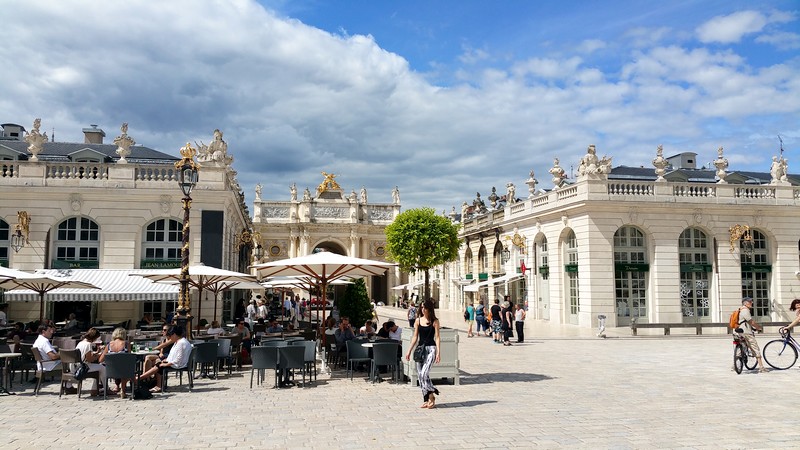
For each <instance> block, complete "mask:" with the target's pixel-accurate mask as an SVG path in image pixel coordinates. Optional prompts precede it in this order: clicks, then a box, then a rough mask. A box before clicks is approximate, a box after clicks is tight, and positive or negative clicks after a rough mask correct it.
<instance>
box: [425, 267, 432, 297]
mask: <svg viewBox="0 0 800 450" xmlns="http://www.w3.org/2000/svg"><path fill="white" fill-rule="evenodd" d="M430 299H431V276H430V274H429V273H428V269H427V268H425V297H424V300H430Z"/></svg>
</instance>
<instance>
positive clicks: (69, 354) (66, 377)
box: [58, 349, 83, 400]
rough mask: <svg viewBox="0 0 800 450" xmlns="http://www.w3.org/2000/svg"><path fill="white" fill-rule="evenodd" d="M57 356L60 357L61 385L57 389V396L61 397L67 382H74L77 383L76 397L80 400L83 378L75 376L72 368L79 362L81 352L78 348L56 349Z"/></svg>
mask: <svg viewBox="0 0 800 450" xmlns="http://www.w3.org/2000/svg"><path fill="white" fill-rule="evenodd" d="M58 356H59V357H60V358H61V387H60V389H59V390H58V398H61V395H63V394H64V391H65V390H66V389H67V384H69V383H76V384H77V385H78V399H79V400H80V398H81V391H82V389H83V380H79V379H77V378H75V374H74V370H75V367H76V364H77V363H79V362H81V352H80V350H62V349H58Z"/></svg>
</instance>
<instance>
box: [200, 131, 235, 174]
mask: <svg viewBox="0 0 800 450" xmlns="http://www.w3.org/2000/svg"><path fill="white" fill-rule="evenodd" d="M197 147H198V149H199V154H198V155H197V161H199V162H214V163H217V164H224V165H227V166H229V165H231V164H232V163H233V157H232V156H229V155H228V144H227V143H226V142H225V141H224V140H223V139H222V131H220V130H219V129H216V130H214V138H213V140H212V141H211V143H210V144H208V145H205V144H203V143H202V142H201V143H200V144H198V145H197Z"/></svg>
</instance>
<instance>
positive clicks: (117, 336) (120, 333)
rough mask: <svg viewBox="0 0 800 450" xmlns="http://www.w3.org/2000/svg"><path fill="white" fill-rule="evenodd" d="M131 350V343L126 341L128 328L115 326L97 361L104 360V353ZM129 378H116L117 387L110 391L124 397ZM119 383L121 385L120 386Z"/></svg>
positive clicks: (110, 353) (109, 353)
mask: <svg viewBox="0 0 800 450" xmlns="http://www.w3.org/2000/svg"><path fill="white" fill-rule="evenodd" d="M129 351H131V344H130V343H129V342H128V330H126V329H125V328H115V329H114V331H113V332H112V333H111V342H109V343H108V345H107V346H105V348H104V349H103V354H101V355H100V358H99V359H98V361H99V362H101V363H102V362H104V361H105V359H106V355H113V354H115V353H128V352H129ZM128 381H130V379H129V378H122V379H118V380H116V382H117V388H116V389H115V390H113V391H111V392H114V393H119V396H120V398H126V397H127V394H125V389H126V388H127V386H128ZM120 383H121V386H120Z"/></svg>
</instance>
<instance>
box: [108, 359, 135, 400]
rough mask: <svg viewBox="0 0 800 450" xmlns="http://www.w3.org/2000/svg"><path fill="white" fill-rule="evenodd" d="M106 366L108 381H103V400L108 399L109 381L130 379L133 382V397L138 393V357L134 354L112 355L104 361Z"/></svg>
mask: <svg viewBox="0 0 800 450" xmlns="http://www.w3.org/2000/svg"><path fill="white" fill-rule="evenodd" d="M103 364H105V365H106V379H105V380H103V387H104V389H103V400H106V399H107V398H108V395H107V392H106V391H108V386H110V384H109V383H108V380H109V379H117V378H120V379H121V378H129V379H130V380H131V395H130V397H129V398H130V399H131V400H133V393H134V392H136V355H135V354H134V353H111V354H107V355H106V357H105V359H104V360H103Z"/></svg>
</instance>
